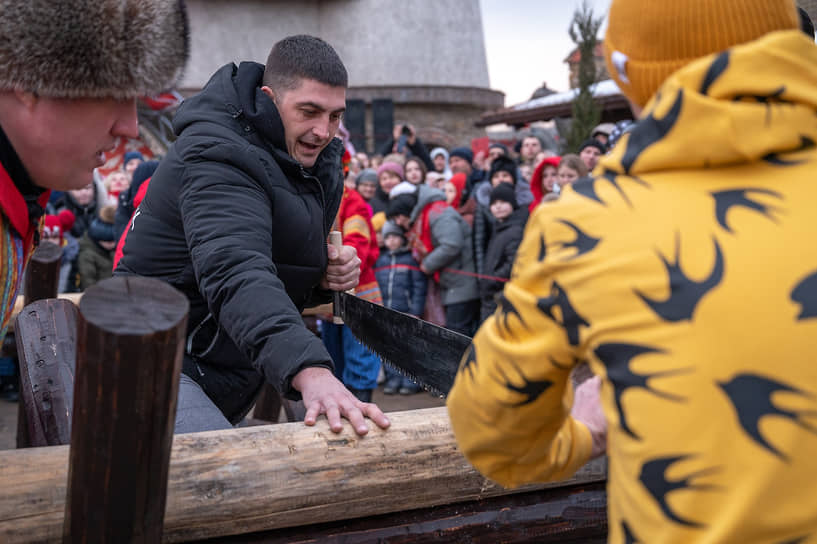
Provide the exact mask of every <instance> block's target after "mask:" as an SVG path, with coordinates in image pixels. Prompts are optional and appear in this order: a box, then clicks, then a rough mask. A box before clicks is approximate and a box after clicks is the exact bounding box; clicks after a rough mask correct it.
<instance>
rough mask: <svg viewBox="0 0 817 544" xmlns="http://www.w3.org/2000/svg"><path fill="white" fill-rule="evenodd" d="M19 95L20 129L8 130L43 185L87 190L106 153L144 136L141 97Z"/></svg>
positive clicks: (29, 169) (39, 184)
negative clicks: (139, 121)
mask: <svg viewBox="0 0 817 544" xmlns="http://www.w3.org/2000/svg"><path fill="white" fill-rule="evenodd" d="M15 96H16V97H17V102H16V103H17V104H18V109H17V115H16V116H15V128H14V129H13V130H8V131H7V134H8V137H9V139H10V140H11V143H12V145H13V146H14V149H15V151H16V152H17V154H18V156H19V157H20V159H21V160H22V161H23V164H24V165H25V168H26V171H27V172H28V173H29V175H30V176H31V179H32V180H33V181H34V183H35V184H36V185H38V186H39V187H43V188H46V189H56V190H59V191H68V190H71V189H79V188H82V187H84V186H86V185H88V183H90V182H91V180H93V172H94V169H95V168H98V167H100V166H102V165H104V164H105V152H106V151H108V152H110V151H112V150H113V149H114V147H115V146H116V142H117V138H119V137H123V138H138V137H139V130H138V127H137V119H136V100H135V99H127V100H115V99H113V98H74V99H69V98H49V97H42V96H40V97H36V96H34V95H33V94H32V93H26V92H18V93H15ZM16 123H19V126H20V127H22V128H21V129H19V130H18V129H17V128H16V126H17V125H16ZM4 128H7V127H6V126H5V125H4Z"/></svg>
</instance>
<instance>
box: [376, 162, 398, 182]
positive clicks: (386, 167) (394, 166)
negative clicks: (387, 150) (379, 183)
mask: <svg viewBox="0 0 817 544" xmlns="http://www.w3.org/2000/svg"><path fill="white" fill-rule="evenodd" d="M383 172H393V173H395V174H397V175H398V176H400V179H403V167H402V166H400V165H399V164H398V163H396V162H384V163H383V164H381V165H380V167H379V168H378V169H377V177H378V178H379V177H380V174H382V173H383Z"/></svg>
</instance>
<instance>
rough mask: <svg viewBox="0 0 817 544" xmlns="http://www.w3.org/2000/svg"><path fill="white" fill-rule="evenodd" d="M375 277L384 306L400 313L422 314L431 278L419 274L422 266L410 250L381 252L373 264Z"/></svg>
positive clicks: (405, 248) (404, 248) (401, 249)
mask: <svg viewBox="0 0 817 544" xmlns="http://www.w3.org/2000/svg"><path fill="white" fill-rule="evenodd" d="M374 275H375V277H376V278H377V284H378V285H379V286H380V292H381V293H382V294H383V306H385V307H386V308H391V309H392V310H397V311H398V312H404V313H407V314H412V315H416V316H421V315H423V310H424V309H425V303H426V289H427V288H428V276H426V275H425V274H423V273H422V272H421V271H420V265H419V264H417V261H416V260H414V257H412V256H411V251H410V250H409V249H408V248H407V247H401V248H400V249H398V250H396V251H388V252H385V251H384V252H382V253H381V254H380V257H378V258H377V261H376V262H375V264H374Z"/></svg>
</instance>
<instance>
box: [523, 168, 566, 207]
mask: <svg viewBox="0 0 817 544" xmlns="http://www.w3.org/2000/svg"><path fill="white" fill-rule="evenodd" d="M561 161H562V158H561V157H547V158H545V159H543V160H542V162H540V163H539V166H537V167H536V170H534V171H533V175H532V176H531V179H530V192H531V194H532V195H533V202H531V203H530V207H529V208H528V211H530V212H531V213H533V209H534V208H535V207H536V206H538V205H539V203H540V202H542V199H543V198H544V197H545V194H544V192H543V191H542V176H544V173H545V167H547V166H552V167H554V168H559V163H560V162H561Z"/></svg>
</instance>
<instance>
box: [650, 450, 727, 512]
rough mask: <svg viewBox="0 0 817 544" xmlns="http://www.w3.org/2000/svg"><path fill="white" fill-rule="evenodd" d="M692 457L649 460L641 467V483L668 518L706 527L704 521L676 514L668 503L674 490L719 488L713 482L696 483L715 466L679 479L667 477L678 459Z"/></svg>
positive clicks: (682, 457) (689, 456) (683, 458)
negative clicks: (697, 479) (669, 496)
mask: <svg viewBox="0 0 817 544" xmlns="http://www.w3.org/2000/svg"><path fill="white" fill-rule="evenodd" d="M691 457H692V456H691V455H678V456H675V457H659V458H657V459H653V460H651V461H647V462H646V463H644V465H643V466H642V467H641V474H640V475H639V477H638V478H639V480H641V483H642V484H644V487H645V488H647V491H649V493H650V495H652V497H653V498H654V499H655V500H656V502H657V503H658V505H659V506H660V507H661V511H662V512H664V515H665V516H667V518H669V519H671V520H672V521H674V522H675V523H680V524H681V525H686V526H688V527H705V525H704V524H702V523H698V522H696V521H692V520H689V519H684V518H682V517H681V516H679V515H678V514H676V513H675V512H674V511H673V510H672V508H670V506H669V504H668V503H667V496H668V495H669V494H670V493H672V492H673V491H678V490H681V489H687V490H695V491H707V490H713V489H718V486H715V485H712V484H696V483H694V480H695V479H696V478H699V477H703V476H707V475H708V474H711V473H713V472H715V471H716V469H714V468H710V469H705V470H699V471H698V472H693V473H692V474H690V475H688V476H686V477H684V478H680V479H677V480H668V479H667V470H668V469H669V468H670V467H671V466H672V465H674V464H675V463H677V462H678V461H683V460H685V459H690V458H691Z"/></svg>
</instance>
